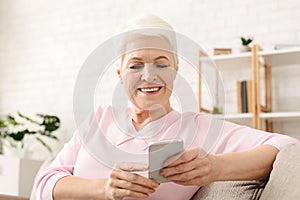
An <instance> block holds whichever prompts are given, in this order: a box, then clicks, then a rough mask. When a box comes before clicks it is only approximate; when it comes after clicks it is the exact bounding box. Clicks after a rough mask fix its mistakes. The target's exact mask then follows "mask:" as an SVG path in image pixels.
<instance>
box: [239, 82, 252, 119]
mask: <svg viewBox="0 0 300 200" xmlns="http://www.w3.org/2000/svg"><path fill="white" fill-rule="evenodd" d="M237 102H238V113H249V112H252V106H253V105H252V81H251V80H242V81H237Z"/></svg>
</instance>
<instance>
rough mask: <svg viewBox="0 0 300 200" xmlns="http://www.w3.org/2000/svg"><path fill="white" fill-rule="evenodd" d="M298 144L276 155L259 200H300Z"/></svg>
mask: <svg viewBox="0 0 300 200" xmlns="http://www.w3.org/2000/svg"><path fill="white" fill-rule="evenodd" d="M299 186H300V144H293V145H288V146H287V147H285V148H283V149H282V150H281V151H280V152H279V153H278V155H277V157H276V160H275V162H274V165H273V170H272V172H271V175H270V180H269V182H268V184H267V185H266V188H265V190H264V192H263V193H262V196H261V200H269V199H272V200H291V199H300V187H299Z"/></svg>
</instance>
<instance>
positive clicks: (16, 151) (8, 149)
mask: <svg viewBox="0 0 300 200" xmlns="http://www.w3.org/2000/svg"><path fill="white" fill-rule="evenodd" d="M2 147H3V155H5V156H12V157H18V158H25V155H26V149H24V148H22V147H21V145H18V144H17V146H16V147H12V146H11V145H10V143H9V142H8V141H7V140H2Z"/></svg>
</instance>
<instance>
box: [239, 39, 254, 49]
mask: <svg viewBox="0 0 300 200" xmlns="http://www.w3.org/2000/svg"><path fill="white" fill-rule="evenodd" d="M252 41H253V37H247V38H246V37H241V42H242V46H241V48H240V52H249V51H251V47H250V44H251V42H252Z"/></svg>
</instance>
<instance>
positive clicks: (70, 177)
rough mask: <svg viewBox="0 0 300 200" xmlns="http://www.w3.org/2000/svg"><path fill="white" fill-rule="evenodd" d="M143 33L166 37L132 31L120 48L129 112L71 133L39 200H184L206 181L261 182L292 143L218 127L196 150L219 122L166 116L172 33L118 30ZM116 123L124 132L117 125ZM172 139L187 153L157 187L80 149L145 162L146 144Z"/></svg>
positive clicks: (40, 182) (134, 25) (40, 187)
mask: <svg viewBox="0 0 300 200" xmlns="http://www.w3.org/2000/svg"><path fill="white" fill-rule="evenodd" d="M149 27H150V28H158V29H161V30H167V31H166V34H164V31H161V33H158V34H153V33H149V34H139V31H137V32H134V34H133V35H132V36H130V37H126V38H125V39H124V40H123V43H122V45H120V46H121V48H122V49H123V54H122V56H121V58H120V60H121V62H120V66H119V68H118V70H117V75H118V77H119V79H120V81H121V83H122V84H123V86H124V88H125V90H126V93H127V96H128V98H129V100H130V103H131V106H129V108H124V109H123V110H122V109H115V108H113V107H112V106H106V107H100V108H99V109H98V110H97V112H96V113H95V115H94V116H92V117H91V118H92V119H90V120H88V121H89V123H90V124H89V125H90V127H91V128H90V129H89V130H87V133H88V134H87V135H86V136H82V135H81V134H79V133H78V131H77V132H76V133H75V134H74V136H73V137H72V139H71V140H70V141H69V142H68V143H67V144H66V145H65V146H64V148H63V149H62V151H61V152H60V153H59V154H58V155H57V157H56V159H55V160H54V162H53V163H52V164H51V166H50V167H49V168H47V169H45V170H44V171H43V172H42V173H41V174H40V175H39V177H38V179H37V184H36V189H37V198H38V199H55V200H58V199H99V200H100V199H117V200H119V199H140V198H143V199H172V200H176V199H178V200H183V199H190V198H191V197H192V196H193V194H194V193H195V192H196V191H197V190H198V189H199V188H200V187H201V186H204V185H207V184H209V183H211V182H213V181H219V180H262V179H267V178H268V176H269V174H270V171H271V169H272V164H273V162H274V160H275V157H276V155H277V153H278V151H279V150H280V149H281V148H282V147H283V146H285V145H286V144H289V143H297V142H298V141H297V140H295V139H293V138H290V137H288V136H284V135H279V134H271V133H267V132H263V131H259V130H254V129H251V128H249V127H245V126H239V125H236V124H233V123H230V122H222V126H220V130H219V133H218V137H216V138H215V139H216V140H215V141H214V144H212V145H211V146H210V148H207V149H203V148H204V146H203V144H204V143H205V140H206V139H205V138H207V136H208V135H207V134H208V133H209V130H210V128H209V127H211V126H218V123H219V122H218V121H215V120H213V119H212V117H211V115H204V114H199V113H192V112H188V113H179V112H177V111H175V110H173V108H172V107H171V104H170V96H171V94H172V90H173V82H174V80H175V78H176V75H177V71H178V59H177V55H176V44H174V35H175V34H174V31H173V29H172V27H171V26H170V25H169V24H168V23H166V22H165V21H163V20H162V19H160V18H158V17H156V16H152V15H147V16H143V17H141V18H138V19H136V20H134V21H132V22H130V24H129V25H128V26H127V27H125V30H134V29H142V28H149ZM149 45H150V46H151V47H152V48H149ZM145 47H147V48H145ZM116 116H118V117H119V118H120V119H123V122H126V123H125V125H124V124H123V125H120V124H122V123H120V122H119V121H120V120H119V121H118V120H115V117H116ZM121 121H122V120H121ZM95 127H98V129H95ZM91 130H93V131H91ZM95 130H96V131H95ZM97 130H99V131H97ZM149 133H150V135H149ZM95 135H96V137H94V136H95ZM99 135H102V136H104V137H100V136H99ZM98 136H99V137H98ZM143 136H145V137H143ZM83 138H84V139H83ZM97 138H98V140H97ZM171 138H183V140H184V142H185V147H186V149H185V150H184V151H183V153H181V154H180V155H179V156H177V157H176V159H173V160H172V162H167V163H165V167H164V168H163V169H162V170H161V171H160V175H161V176H163V177H165V178H166V179H168V180H169V182H167V183H162V184H159V183H157V182H156V181H155V180H152V179H150V178H148V177H147V176H146V175H144V174H141V173H138V172H132V171H130V169H131V170H135V169H138V168H139V165H137V164H135V165H132V166H129V167H128V165H130V162H135V160H132V159H131V158H130V157H128V158H123V160H124V159H125V160H126V159H127V161H128V165H127V167H124V166H123V167H122V166H121V167H120V166H119V167H111V166H109V165H106V163H105V161H104V162H101V161H99V159H97V156H95V155H96V154H97V153H95V152H91V149H89V148H88V145H87V143H88V142H89V140H92V141H93V144H99V146H101V147H100V149H101V151H103V152H105V153H106V154H107V155H110V150H111V149H110V148H108V147H106V146H105V145H102V144H103V141H101V140H107V141H109V143H110V144H112V146H114V147H115V148H117V149H120V150H122V151H125V152H128V153H132V154H143V155H146V156H147V153H148V144H149V142H153V141H158V140H165V139H171ZM187 144H188V145H187ZM205 152H207V153H208V154H206V153H205ZM201 155H205V156H201ZM115 164H117V163H115Z"/></svg>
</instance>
